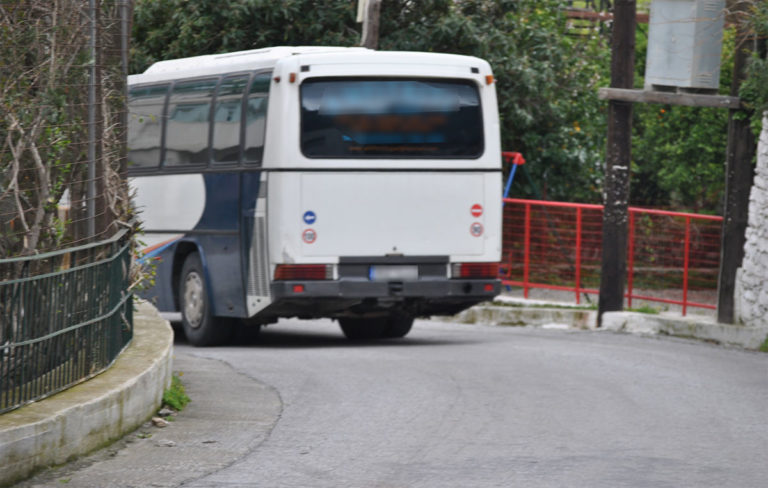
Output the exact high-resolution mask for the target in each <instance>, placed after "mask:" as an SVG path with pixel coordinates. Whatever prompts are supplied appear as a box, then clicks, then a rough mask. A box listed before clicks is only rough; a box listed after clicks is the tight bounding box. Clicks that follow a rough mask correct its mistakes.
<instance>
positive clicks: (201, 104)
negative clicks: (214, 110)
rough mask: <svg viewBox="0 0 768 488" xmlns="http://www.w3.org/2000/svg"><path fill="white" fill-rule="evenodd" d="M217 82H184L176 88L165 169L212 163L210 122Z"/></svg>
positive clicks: (170, 101)
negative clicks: (209, 148)
mask: <svg viewBox="0 0 768 488" xmlns="http://www.w3.org/2000/svg"><path fill="white" fill-rule="evenodd" d="M217 81H218V80H217V79H215V78H214V79H207V80H194V81H183V82H180V83H177V84H176V85H175V86H174V87H173V90H172V92H171V98H170V100H169V102H168V121H167V123H166V129H165V131H166V132H165V166H179V165H185V164H207V163H208V120H209V117H210V112H211V97H212V95H213V90H214V89H215V88H216V83H217Z"/></svg>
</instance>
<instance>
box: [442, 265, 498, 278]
mask: <svg viewBox="0 0 768 488" xmlns="http://www.w3.org/2000/svg"><path fill="white" fill-rule="evenodd" d="M452 271H453V272H452V273H451V276H452V277H454V278H497V277H498V276H499V263H454V264H453V270H452Z"/></svg>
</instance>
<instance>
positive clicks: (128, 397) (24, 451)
mask: <svg viewBox="0 0 768 488" xmlns="http://www.w3.org/2000/svg"><path fill="white" fill-rule="evenodd" d="M172 352H173V331H172V329H171V327H170V325H169V324H168V322H167V321H165V320H163V319H162V318H161V317H160V315H159V314H158V313H157V310H156V309H155V308H154V307H152V306H151V305H149V304H148V303H146V302H138V303H137V310H136V312H135V313H134V336H133V341H132V342H131V344H130V345H129V346H128V347H127V348H126V349H125V351H123V352H122V354H120V356H119V357H118V358H117V360H116V361H115V363H114V364H113V365H112V367H111V368H109V369H108V370H107V371H105V372H104V373H102V374H100V375H98V376H96V377H95V378H92V379H90V380H88V381H86V382H84V383H81V384H79V385H77V386H74V387H72V388H69V389H68V390H65V391H63V392H61V393H58V394H56V395H54V396H52V397H50V398H46V399H44V400H41V401H39V402H36V403H32V404H29V405H26V406H24V407H21V408H19V409H17V410H14V411H12V412H8V413H6V414H3V415H0V486H8V485H10V484H11V483H14V482H17V481H19V480H21V479H24V478H26V477H28V476H30V475H31V474H33V473H34V472H35V471H37V470H39V469H41V468H44V467H47V466H54V465H59V464H63V463H66V462H68V461H71V460H73V459H75V458H76V457H78V456H82V455H83V454H86V453H88V452H91V451H93V450H95V449H98V448H100V447H103V446H105V445H107V444H110V443H111V442H114V441H115V440H117V439H120V438H121V437H122V436H123V435H125V434H126V433H128V432H131V431H133V430H135V429H136V428H138V427H139V426H140V425H141V424H142V423H144V422H145V421H146V420H147V419H148V418H149V417H151V416H152V414H153V413H154V412H155V411H156V410H157V409H158V408H159V407H160V403H161V402H162V397H163V391H164V390H165V388H167V387H168V385H169V384H170V379H171V362H172Z"/></svg>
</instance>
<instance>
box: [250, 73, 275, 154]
mask: <svg viewBox="0 0 768 488" xmlns="http://www.w3.org/2000/svg"><path fill="white" fill-rule="evenodd" d="M271 77H272V75H271V73H259V74H257V75H256V76H254V77H253V81H252V82H251V89H250V90H249V91H248V99H247V100H246V104H245V114H244V118H245V147H244V148H243V160H244V162H245V163H246V164H259V163H261V157H262V154H263V153H264V131H265V130H266V128H267V102H268V100H269V83H270V81H271Z"/></svg>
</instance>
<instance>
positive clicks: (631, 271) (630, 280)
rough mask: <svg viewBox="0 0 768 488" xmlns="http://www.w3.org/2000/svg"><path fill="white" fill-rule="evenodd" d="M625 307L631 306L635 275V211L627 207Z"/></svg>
mask: <svg viewBox="0 0 768 488" xmlns="http://www.w3.org/2000/svg"><path fill="white" fill-rule="evenodd" d="M627 254H629V256H628V259H627V261H628V263H627V307H628V308H632V285H633V284H634V277H635V211H634V210H632V209H629V249H628V250H627Z"/></svg>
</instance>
